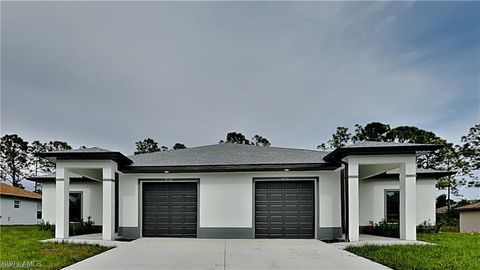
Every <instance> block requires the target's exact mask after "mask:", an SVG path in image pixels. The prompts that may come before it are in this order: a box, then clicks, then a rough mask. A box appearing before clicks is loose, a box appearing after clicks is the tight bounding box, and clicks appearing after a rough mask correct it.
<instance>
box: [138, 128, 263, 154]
mask: <svg viewBox="0 0 480 270" xmlns="http://www.w3.org/2000/svg"><path fill="white" fill-rule="evenodd" d="M218 143H236V144H249V145H256V146H265V147H268V146H270V141H269V140H268V139H267V138H265V137H263V136H260V135H258V134H257V135H255V136H253V137H252V139H250V140H249V139H247V137H245V135H243V134H242V133H240V132H229V133H227V137H226V139H225V140H220V141H219V142H218ZM158 145H159V144H158V142H156V141H155V140H154V139H152V138H146V139H144V140H142V141H138V142H135V147H136V150H135V153H134V154H135V155H138V154H146V153H154V152H161V151H167V150H169V148H168V147H167V146H165V145H162V146H160V147H159V146H158ZM185 148H187V147H186V146H185V144H183V143H176V144H175V145H174V146H173V147H172V150H178V149H185Z"/></svg>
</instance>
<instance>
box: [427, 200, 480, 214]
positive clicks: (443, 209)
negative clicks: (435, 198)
mask: <svg viewBox="0 0 480 270" xmlns="http://www.w3.org/2000/svg"><path fill="white" fill-rule="evenodd" d="M477 202H479V201H478V200H467V203H468V204H473V203H477ZM461 205H462V204H461V203H459V202H454V203H452V204H451V205H450V211H453V210H456V208H458V207H460V206H461ZM436 212H437V214H446V213H447V212H448V205H445V206H442V207H439V208H437V210H436Z"/></svg>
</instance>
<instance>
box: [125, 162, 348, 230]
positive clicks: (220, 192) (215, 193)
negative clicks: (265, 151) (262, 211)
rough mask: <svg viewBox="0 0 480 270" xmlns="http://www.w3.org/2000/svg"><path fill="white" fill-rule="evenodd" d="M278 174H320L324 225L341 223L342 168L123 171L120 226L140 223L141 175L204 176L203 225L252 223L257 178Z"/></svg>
mask: <svg viewBox="0 0 480 270" xmlns="http://www.w3.org/2000/svg"><path fill="white" fill-rule="evenodd" d="M265 177H268V178H270V177H271V178H278V177H285V178H288V177H305V178H311V177H318V178H319V186H318V187H319V190H320V192H318V191H317V193H318V194H317V196H318V195H320V198H319V200H318V202H319V205H318V206H316V207H319V215H320V216H319V220H320V224H318V223H317V224H316V228H317V227H318V226H319V225H320V226H326V227H332V226H336V227H340V226H341V225H340V224H341V210H340V172H339V171H336V172H325V171H312V172H249V173H242V172H238V173H196V174H193V173H192V174H174V173H170V174H162V173H158V174H122V173H121V174H120V181H119V185H120V188H119V205H120V210H119V212H120V213H119V215H120V216H119V226H120V227H137V226H138V227H140V225H139V209H140V206H139V203H140V199H139V197H138V195H139V190H138V187H139V186H138V181H139V180H138V179H152V180H153V179H166V178H167V179H172V181H174V180H175V179H200V185H199V205H198V206H199V226H200V227H237V228H242V227H252V226H253V224H252V223H253V206H254V205H253V201H254V200H253V197H252V195H253V179H254V178H265Z"/></svg>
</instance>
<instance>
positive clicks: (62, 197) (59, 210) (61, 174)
mask: <svg viewBox="0 0 480 270" xmlns="http://www.w3.org/2000/svg"><path fill="white" fill-rule="evenodd" d="M55 183H56V184H55V197H56V198H55V202H56V206H55V238H61V239H65V238H68V236H69V232H68V229H69V228H68V227H69V202H70V195H69V185H70V173H69V171H68V169H66V168H61V167H57V169H56V181H55Z"/></svg>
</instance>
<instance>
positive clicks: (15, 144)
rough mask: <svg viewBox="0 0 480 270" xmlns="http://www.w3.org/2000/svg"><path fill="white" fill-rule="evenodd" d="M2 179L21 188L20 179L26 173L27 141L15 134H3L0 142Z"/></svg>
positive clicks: (27, 164)
mask: <svg viewBox="0 0 480 270" xmlns="http://www.w3.org/2000/svg"><path fill="white" fill-rule="evenodd" d="M0 158H1V162H0V169H1V171H2V178H3V179H2V180H4V181H8V182H11V183H12V185H13V186H14V187H20V188H23V186H22V184H20V181H21V180H22V179H23V178H24V177H25V176H26V174H27V173H28V166H29V163H28V142H26V141H24V140H23V139H22V138H21V137H19V136H18V135H17V134H12V135H8V134H7V135H5V136H3V137H2V139H1V143H0Z"/></svg>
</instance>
